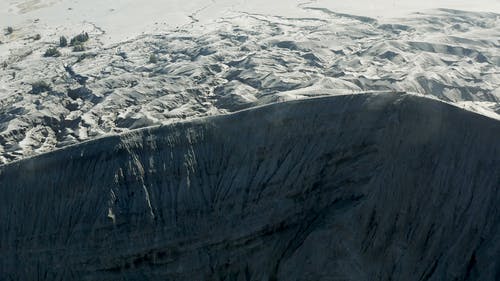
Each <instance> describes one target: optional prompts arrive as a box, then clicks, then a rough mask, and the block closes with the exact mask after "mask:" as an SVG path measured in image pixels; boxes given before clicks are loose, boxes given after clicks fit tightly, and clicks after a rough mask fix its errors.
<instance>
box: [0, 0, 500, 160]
mask: <svg viewBox="0 0 500 281" xmlns="http://www.w3.org/2000/svg"><path fill="white" fill-rule="evenodd" d="M351 2H353V1H350V2H347V1H344V2H342V1H309V2H306V1H261V0H258V1H159V0H155V1H131V0H123V1H77V0H75V1H66V0H61V1H57V0H38V1H36V0H32V1H4V0H2V1H1V2H0V25H1V26H2V27H4V28H7V26H11V27H12V28H13V32H12V33H10V32H7V30H5V32H2V33H1V34H0V41H1V42H2V43H1V44H0V163H8V162H11V161H13V160H17V159H22V158H24V157H27V156H32V155H37V154H40V153H44V152H48V151H51V150H54V149H56V148H59V147H63V146H66V145H69V144H75V143H78V142H81V141H84V140H88V139H92V138H95V137H98V136H103V135H107V134H115V133H120V132H124V131H128V130H130V129H135V128H141V127H147V126H151V125H157V124H166V123H172V122H177V121H179V120H184V119H189V118H193V117H200V116H206V115H215V114H225V113H227V112H233V111H237V110H241V109H244V108H249V107H252V106H256V105H262V104H267V103H272V102H280V101H285V100H290V99H301V98H308V97H312V96H320V95H337V94H346V93H353V94H354V93H363V92H401V91H404V92H408V93H413V94H419V95H425V96H428V97H433V98H437V99H440V100H442V101H445V102H450V103H453V104H455V105H456V106H459V107H462V108H465V109H468V110H471V111H475V112H478V113H480V114H483V115H487V116H489V117H492V118H496V119H498V118H499V116H500V115H499V113H500V103H499V101H500V87H499V85H500V48H499V46H500V42H499V38H500V15H499V14H498V13H500V7H499V3H500V2H499V1H475V2H471V1H467V2H466V1H411V2H410V1H388V0H383V1H354V3H351ZM463 10H467V11H463ZM80 32H87V33H88V34H89V36H90V40H89V41H88V42H86V43H85V50H84V51H81V52H73V51H72V47H64V48H58V50H59V52H60V53H61V55H60V56H58V57H44V53H45V51H46V50H47V49H49V48H50V47H58V43H59V37H60V36H62V35H64V36H66V37H67V38H68V39H69V38H71V37H72V36H75V35H77V34H79V33H80ZM37 34H40V39H39V40H36V39H37V38H36V35H37ZM151 55H154V57H153V58H154V59H155V60H156V62H154V63H150V57H151ZM37 82H44V83H45V84H46V85H45V87H38V88H37V89H35V91H32V85H33V84H36V83H37ZM38 85H39V86H40V84H38Z"/></svg>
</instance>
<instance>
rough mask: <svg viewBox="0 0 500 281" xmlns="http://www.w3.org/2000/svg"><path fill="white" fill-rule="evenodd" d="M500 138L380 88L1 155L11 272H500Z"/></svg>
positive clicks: (428, 275) (104, 275) (3, 233)
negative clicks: (24, 154)
mask: <svg viewBox="0 0 500 281" xmlns="http://www.w3.org/2000/svg"><path fill="white" fill-rule="evenodd" d="M499 138H500V122H498V121H497V120H493V119H490V118H487V117H484V116H481V115H479V114H474V113H471V112H468V111H465V110H462V109H460V108H457V107H455V106H451V105H449V104H446V103H443V102H440V101H437V100H433V99H427V98H424V97H418V96H414V95H400V94H387V93H385V94H383V93H381V94H372V95H370V94H360V95H343V96H336V97H324V98H317V99H306V100H298V101H291V102H284V103H275V104H272V105H267V106H263V107H259V108H252V109H249V110H244V111H240V112H238V113H235V114H230V115H220V116H215V117H209V118H201V119H196V120H192V121H188V122H180V123H173V124H170V125H168V126H161V127H155V128H145V129H140V130H135V131H133V132H128V133H125V134H123V135H120V136H110V137H106V138H102V139H99V140H95V141H90V142H86V143H82V144H79V145H76V146H72V147H69V148H66V149H63V150H59V151H56V152H52V153H48V154H43V155H40V156H37V157H34V158H30V159H25V160H22V161H19V162H16V163H11V164H9V165H4V166H1V167H0V220H1V221H2V222H3V223H2V224H0V248H1V249H2V255H1V256H0V274H1V276H8V277H10V278H11V279H14V280H37V279H47V278H48V279H51V280H124V279H127V280H144V279H149V280H151V279H154V280H227V279H228V278H229V279H231V278H232V279H233V280H320V281H321V280H325V281H326V280H331V277H332V276H336V277H338V278H341V279H343V280H367V279H369V278H375V279H376V280H388V279H398V280H453V279H458V280H482V281H484V280H487V281H490V280H491V281H493V280H497V277H498V276H499V274H500V271H499V268H500V264H499V260H498V258H497V257H498V252H499V250H500V243H499V242H498V241H500V237H499V235H500V231H499V230H500V210H499V209H498V202H500V189H499V183H500V143H499V142H498V141H496V140H498V139H499ZM20 221H21V222H23V223H19V222H20ZM417 261H418V262H417ZM395 268H396V270H394V269H395Z"/></svg>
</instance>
